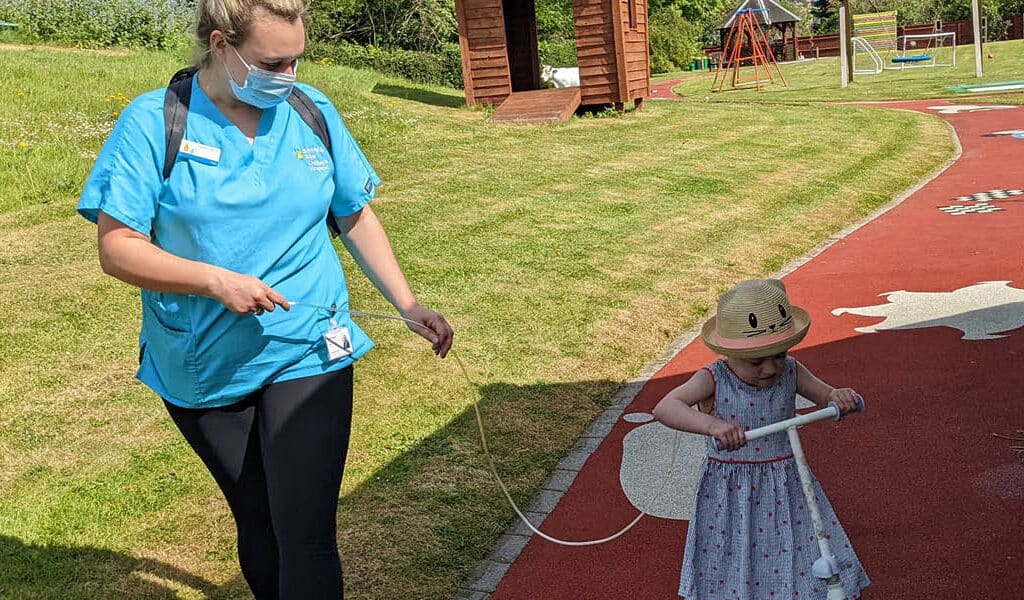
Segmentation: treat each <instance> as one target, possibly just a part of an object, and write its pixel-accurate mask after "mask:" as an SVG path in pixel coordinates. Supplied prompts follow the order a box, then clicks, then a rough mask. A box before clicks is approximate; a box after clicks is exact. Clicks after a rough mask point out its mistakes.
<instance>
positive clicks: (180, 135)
mask: <svg viewBox="0 0 1024 600" xmlns="http://www.w3.org/2000/svg"><path fill="white" fill-rule="evenodd" d="M196 71H197V69H196V67H186V68H184V69H182V70H180V71H178V72H177V73H175V74H174V76H173V77H171V81H170V83H168V84H167V92H166V93H165V94H164V139H165V140H166V143H167V147H166V149H165V153H164V180H165V181H166V180H167V178H168V177H170V176H171V170H172V169H173V168H174V161H175V159H177V157H178V149H179V148H180V147H181V140H182V139H184V137H185V123H186V122H187V121H188V106H189V102H190V101H191V99H192V78H193V77H194V76H195V74H196ZM288 104H290V105H291V106H292V108H293V109H295V112H297V113H299V116H300V117H301V118H302V121H303V122H304V123H305V124H306V125H308V126H309V128H310V129H312V130H313V133H315V134H316V136H317V137H318V138H320V141H321V142H323V144H324V146H325V147H326V148H327V154H328V155H330V153H331V135H330V132H329V131H328V130H327V120H326V119H324V113H323V112H322V111H321V110H320V109H319V108H317V107H316V104H314V103H313V100H312V99H310V97H309V96H307V95H306V93H305V92H303V91H302V90H300V89H299V88H298V87H292V93H291V94H290V95H289V96H288ZM327 229H328V230H330V232H331V234H332V235H334V236H339V235H341V228H340V227H338V224H337V223H336V222H335V221H334V215H333V214H332V213H331V209H330V208H328V209H327Z"/></svg>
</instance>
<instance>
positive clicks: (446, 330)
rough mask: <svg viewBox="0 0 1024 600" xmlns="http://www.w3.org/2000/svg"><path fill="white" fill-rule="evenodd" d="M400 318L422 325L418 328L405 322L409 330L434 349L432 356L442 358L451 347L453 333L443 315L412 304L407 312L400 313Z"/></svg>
mask: <svg viewBox="0 0 1024 600" xmlns="http://www.w3.org/2000/svg"><path fill="white" fill-rule="evenodd" d="M402 318H404V319H408V320H409V321H415V322H417V323H420V324H422V325H424V326H425V327H420V326H418V325H413V324H412V323H409V322H406V325H408V327H409V329H411V330H413V331H414V332H416V333H418V334H419V335H421V336H423V337H424V338H426V339H427V340H428V341H429V342H430V343H431V345H432V346H433V349H434V354H436V355H438V356H440V357H441V358H444V357H445V356H446V355H447V354H448V350H450V349H451V347H452V337H453V336H454V335H455V333H454V332H453V331H452V326H451V325H449V324H448V321H446V320H445V318H444V315H442V314H441V313H439V312H436V311H433V310H430V309H429V308H427V307H425V306H421V305H419V304H414V305H413V306H412V307H411V308H409V309H408V310H405V311H402Z"/></svg>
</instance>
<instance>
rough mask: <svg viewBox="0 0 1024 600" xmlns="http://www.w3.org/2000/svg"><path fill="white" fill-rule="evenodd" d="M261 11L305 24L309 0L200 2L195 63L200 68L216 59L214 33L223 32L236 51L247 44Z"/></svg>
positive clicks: (222, 0)
mask: <svg viewBox="0 0 1024 600" xmlns="http://www.w3.org/2000/svg"><path fill="white" fill-rule="evenodd" d="M258 9H263V10H265V11H266V12H267V13H269V14H270V15H273V16H275V17H278V18H279V19H281V20H283V21H286V22H288V23H294V22H295V20H296V19H302V22H303V24H305V22H306V14H307V4H306V0H199V2H198V3H197V5H196V29H195V36H196V40H195V50H194V51H193V53H192V64H193V65H195V66H197V67H200V68H202V67H206V66H209V65H210V62H211V61H212V60H213V53H212V52H211V50H210V34H211V33H213V32H214V31H215V30H220V31H221V32H223V33H224V38H225V39H226V40H227V42H228V43H229V44H231V45H232V46H235V47H236V48H237V47H238V46H240V45H242V44H243V43H245V40H246V38H248V37H249V31H250V30H251V29H252V24H253V21H255V20H256V17H257V16H258V15H259V12H258Z"/></svg>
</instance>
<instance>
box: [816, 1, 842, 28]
mask: <svg viewBox="0 0 1024 600" xmlns="http://www.w3.org/2000/svg"><path fill="white" fill-rule="evenodd" d="M811 16H812V17H813V18H814V24H813V25H812V28H813V29H814V33H819V34H820V33H832V32H835V31H838V30H839V6H838V2H836V1H835V0H813V2H811Z"/></svg>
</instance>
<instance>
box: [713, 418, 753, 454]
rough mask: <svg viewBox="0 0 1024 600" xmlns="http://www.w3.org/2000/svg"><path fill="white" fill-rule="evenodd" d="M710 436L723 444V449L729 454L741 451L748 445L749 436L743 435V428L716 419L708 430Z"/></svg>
mask: <svg viewBox="0 0 1024 600" xmlns="http://www.w3.org/2000/svg"><path fill="white" fill-rule="evenodd" d="M708 434H709V435H711V436H712V437H714V438H715V439H716V440H718V441H719V442H721V443H722V447H723V448H725V449H726V450H728V451H729V452H732V451H733V450H739V449H740V448H742V447H743V446H745V445H746V443H747V436H746V434H744V433H743V428H742V427H740V426H739V425H737V424H735V423H727V422H725V421H722V420H721V419H716V420H715V422H714V423H712V425H711V427H709V428H708Z"/></svg>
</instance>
